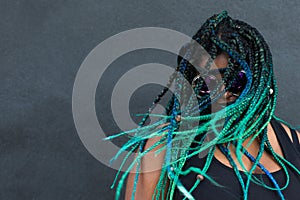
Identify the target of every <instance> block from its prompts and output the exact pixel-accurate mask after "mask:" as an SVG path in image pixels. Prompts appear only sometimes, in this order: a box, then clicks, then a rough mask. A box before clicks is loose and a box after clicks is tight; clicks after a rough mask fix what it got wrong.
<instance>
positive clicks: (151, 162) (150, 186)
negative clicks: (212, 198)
mask: <svg viewBox="0 0 300 200" xmlns="http://www.w3.org/2000/svg"><path fill="white" fill-rule="evenodd" d="M214 63H215V65H216V66H217V67H218V68H224V67H226V66H227V65H228V55H227V54H225V53H222V54H220V55H219V56H217V57H216V59H215V60H214ZM236 98H237V97H236V96H235V95H233V94H231V93H230V92H226V93H225V95H224V97H223V98H221V99H220V100H219V102H218V103H221V104H222V103H224V101H225V102H232V101H234V100H236ZM177 120H180V118H177ZM165 125H167V124H165ZM282 125H283V127H284V128H285V130H286V132H287V134H288V136H289V138H290V139H291V141H292V135H291V132H290V130H289V128H288V127H287V126H286V125H284V124H282ZM267 134H268V138H269V141H270V143H271V145H272V147H273V149H274V151H275V152H276V153H277V154H278V155H280V156H283V152H282V149H281V147H280V145H279V142H278V140H277V138H276V135H275V132H274V130H273V129H272V127H271V125H270V124H268V125H267ZM297 134H298V138H299V141H300V133H299V132H297ZM159 139H160V137H156V138H151V139H149V140H148V141H147V143H146V146H145V149H148V148H149V147H151V146H152V145H153V144H154V143H155V142H157V141H158V140H159ZM250 139H251V138H249V139H247V140H246V141H245V142H244V143H243V146H244V147H245V146H246V145H247V144H248V142H249V141H250ZM259 145H260V142H259V140H258V139H255V140H254V141H253V142H252V143H251V145H250V146H249V147H248V148H247V151H248V152H249V153H250V154H251V155H253V156H254V157H256V156H257V154H258V151H259ZM160 147H161V146H159V147H156V148H155V149H154V150H152V151H153V152H154V151H155V150H157V149H159V148H160ZM229 150H230V151H231V153H232V157H233V160H234V162H235V163H236V165H237V167H238V169H239V170H241V171H243V168H242V167H241V165H240V164H239V161H238V160H237V157H236V153H235V152H236V151H235V149H234V147H232V145H231V146H230V147H229ZM242 155H243V154H242ZM164 157H165V151H162V152H161V153H160V154H159V156H155V155H154V154H149V155H148V156H146V157H144V158H143V159H142V164H141V171H142V172H143V171H144V173H141V174H140V176H139V180H138V183H137V188H136V193H135V199H137V200H140V199H145V200H148V199H149V200H151V199H152V195H153V193H154V190H155V187H156V185H157V183H158V180H159V177H160V169H159V168H160V167H161V166H162V163H163V161H164ZM214 157H215V158H216V159H217V160H218V161H220V162H221V163H222V164H223V165H225V166H227V167H230V168H231V165H230V163H229V161H228V159H227V158H226V157H225V156H224V154H223V153H222V152H221V151H220V150H219V149H218V148H216V151H215V154H214ZM242 161H243V164H244V166H245V168H246V169H247V170H249V169H251V167H252V164H253V163H252V162H251V161H250V160H249V159H248V158H247V157H246V156H245V155H243V156H242ZM260 163H261V164H262V165H263V166H264V167H265V168H266V169H267V170H268V171H269V172H271V173H272V172H276V171H278V170H280V169H281V166H280V165H279V164H278V163H277V162H276V161H275V160H274V158H273V157H272V156H271V155H270V154H269V153H267V152H263V154H262V157H261V159H260ZM148 166H153V168H152V169H150V168H149V167H148ZM154 169H155V170H154ZM132 171H133V172H134V171H135V169H133V170H132ZM254 173H255V174H262V173H263V172H262V170H261V169H260V168H258V167H257V168H256V169H255V171H254ZM134 178H135V173H130V174H129V176H128V180H127V186H126V195H125V200H130V199H131V194H132V189H133V183H134ZM199 178H200V179H202V178H203V177H202V176H201V175H200V176H199Z"/></svg>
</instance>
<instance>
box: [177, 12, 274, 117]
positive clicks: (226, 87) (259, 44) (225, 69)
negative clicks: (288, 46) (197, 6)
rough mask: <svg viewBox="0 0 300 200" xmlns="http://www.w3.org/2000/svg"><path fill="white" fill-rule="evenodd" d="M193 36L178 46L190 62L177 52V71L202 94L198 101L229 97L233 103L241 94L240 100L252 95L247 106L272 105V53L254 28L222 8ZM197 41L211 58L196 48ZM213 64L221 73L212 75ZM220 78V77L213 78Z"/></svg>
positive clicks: (199, 95) (216, 100)
mask: <svg viewBox="0 0 300 200" xmlns="http://www.w3.org/2000/svg"><path fill="white" fill-rule="evenodd" d="M193 40H194V41H192V42H190V44H188V45H186V46H185V47H183V48H182V49H181V50H180V55H185V54H187V52H188V53H189V55H190V57H189V58H188V60H189V61H192V62H188V61H187V60H186V59H182V57H181V56H178V65H179V67H178V71H180V72H181V73H183V74H184V76H185V79H186V80H188V83H189V84H191V85H192V86H193V88H194V92H195V93H196V95H198V97H201V98H202V100H201V99H200V102H201V101H207V98H211V100H212V101H214V102H220V101H221V102H223V103H224V97H225V98H227V97H228V99H226V101H227V102H230V103H232V102H234V101H235V100H236V99H238V98H239V97H240V100H242V99H245V98H247V99H248V100H250V99H251V101H248V102H247V104H248V105H247V106H248V108H249V107H251V108H253V106H252V105H251V104H254V103H259V104H261V105H263V108H267V107H268V109H271V108H273V106H270V105H269V104H270V101H271V100H274V94H273V93H272V91H274V89H276V84H275V80H274V77H273V69H272V56H271V52H270V50H269V47H268V45H267V43H266V42H265V40H264V39H263V37H262V35H261V34H260V33H259V32H258V30H257V29H255V28H254V27H252V26H250V25H249V24H247V23H245V22H242V21H240V20H235V19H232V18H231V17H229V16H228V15H227V12H226V11H223V12H222V13H220V14H216V15H213V16H212V17H210V18H209V19H207V20H206V22H205V23H204V24H203V25H202V26H201V27H200V29H199V30H198V31H197V33H196V34H195V35H194V36H193ZM199 44H200V46H201V47H203V49H205V51H206V52H207V55H209V57H210V59H207V58H205V56H203V53H202V51H199ZM184 57H185V58H186V55H185V56H184ZM203 61H204V62H203ZM210 61H213V62H210ZM216 68H217V69H221V70H222V71H221V70H219V73H218V75H219V76H221V77H216V76H215V77H214V75H213V76H211V74H210V71H215V69H216ZM212 69H213V70H212ZM220 78H221V80H222V81H214V80H215V79H216V80H218V79H220ZM211 82H212V83H213V84H211ZM216 83H218V84H216ZM183 88H185V87H183ZM270 91H271V92H270ZM205 94H207V96H205ZM208 96H209V97H208ZM218 98H223V100H218ZM207 102H208V104H209V101H207ZM239 102H241V101H239ZM200 104H201V103H200ZM202 106H204V105H202ZM236 106H238V105H236ZM204 107H205V106H204ZM206 107H207V106H206ZM244 111H246V110H245V109H244ZM244 111H243V113H244ZM248 112H250V111H248ZM254 112H255V111H254ZM258 113H259V112H257V113H256V114H258ZM268 113H269V114H270V111H269V112H268Z"/></svg>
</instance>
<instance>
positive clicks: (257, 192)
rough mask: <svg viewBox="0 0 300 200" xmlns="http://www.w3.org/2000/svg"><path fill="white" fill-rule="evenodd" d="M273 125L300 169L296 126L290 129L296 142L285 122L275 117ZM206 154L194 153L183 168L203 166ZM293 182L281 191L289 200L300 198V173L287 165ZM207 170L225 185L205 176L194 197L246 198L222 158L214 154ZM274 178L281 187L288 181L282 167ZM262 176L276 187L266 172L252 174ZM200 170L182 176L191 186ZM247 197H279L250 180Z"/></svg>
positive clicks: (289, 157)
mask: <svg viewBox="0 0 300 200" xmlns="http://www.w3.org/2000/svg"><path fill="white" fill-rule="evenodd" d="M271 125H272V127H273V129H274V132H275V134H276V137H277V140H278V141H279V145H280V147H281V149H282V152H283V154H284V157H285V158H286V159H287V160H288V161H289V162H291V163H292V164H293V165H294V166H296V167H297V169H300V144H299V140H298V137H297V133H296V131H295V130H292V129H291V133H292V139H293V142H292V141H291V140H290V138H289V136H288V135H287V133H286V131H285V129H284V128H283V127H282V125H281V124H280V123H279V122H278V121H276V120H274V119H272V120H271ZM205 160H206V157H205V158H199V157H198V156H194V157H192V158H190V159H189V160H187V161H186V163H185V166H184V169H187V168H189V167H191V166H194V167H199V166H200V167H203V166H204V164H205ZM287 170H288V173H289V176H290V183H289V185H288V187H287V188H286V189H284V190H283V191H282V193H283V195H284V197H285V199H286V200H298V199H300V195H299V191H300V177H299V175H298V174H297V173H296V172H295V171H294V170H292V169H291V168H290V167H287ZM207 174H208V175H209V176H210V177H212V178H213V179H214V180H215V181H216V182H217V183H219V184H221V185H223V186H225V187H218V186H215V185H213V184H212V183H211V182H210V181H209V180H206V179H204V180H203V181H201V183H200V184H199V185H198V187H197V188H196V189H195V190H194V192H193V193H192V195H193V197H194V198H195V199H197V200H198V199H199V200H220V199H225V200H231V199H238V200H240V199H243V191H242V188H241V185H240V183H239V181H238V179H237V177H236V175H235V173H234V171H233V169H232V168H230V167H227V166H225V165H224V164H222V163H221V162H220V161H218V160H217V159H216V158H215V157H213V160H212V162H211V165H210V167H209V169H208V171H207ZM241 175H242V177H243V179H244V181H245V180H246V176H245V175H244V173H241ZM272 175H273V177H274V179H275V180H276V181H277V183H278V185H279V186H280V187H283V186H284V185H285V184H286V180H287V177H286V175H285V173H284V170H283V169H281V170H279V171H276V172H274V173H272ZM253 176H256V177H257V178H259V179H260V180H263V181H264V183H265V184H266V185H268V186H271V187H274V186H273V184H272V182H271V181H270V180H269V178H268V176H267V175H266V174H253ZM196 177H197V174H196V173H190V174H188V175H186V176H181V177H180V178H179V179H180V180H181V182H182V184H183V185H184V186H185V187H186V188H187V189H188V190H189V189H190V188H191V187H192V186H193V185H194V183H195V181H196ZM183 198H184V196H183V195H182V194H181V193H180V192H179V191H178V190H176V191H175V194H174V199H175V200H178V199H183ZM248 199H249V200H276V199H280V197H279V195H278V193H277V192H276V191H271V190H269V189H266V188H264V187H263V186H259V185H257V184H255V183H253V182H252V181H251V183H250V186H249V191H248Z"/></svg>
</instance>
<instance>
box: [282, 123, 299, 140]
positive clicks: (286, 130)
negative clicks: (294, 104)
mask: <svg viewBox="0 0 300 200" xmlns="http://www.w3.org/2000/svg"><path fill="white" fill-rule="evenodd" d="M281 125H282V126H283V128H284V129H285V132H286V133H287V134H288V136H289V138H290V140H291V141H292V142H294V141H293V137H292V133H291V130H290V128H289V127H288V126H287V125H285V124H283V123H281ZM296 133H297V136H298V140H299V141H300V133H299V131H296Z"/></svg>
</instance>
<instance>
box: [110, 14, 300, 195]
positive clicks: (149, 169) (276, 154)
mask: <svg viewBox="0 0 300 200" xmlns="http://www.w3.org/2000/svg"><path fill="white" fill-rule="evenodd" d="M193 39H194V41H191V43H190V44H188V45H186V46H185V47H183V48H182V49H181V52H180V55H181V56H179V57H178V67H177V69H176V72H178V73H177V74H176V73H174V76H172V77H171V79H170V83H169V85H171V84H174V85H175V92H174V95H173V97H172V99H171V100H170V101H169V104H168V106H167V108H166V115H164V116H161V119H160V120H158V122H157V123H155V124H153V125H148V126H144V122H145V120H146V119H147V117H148V116H149V113H150V112H151V109H149V113H148V114H147V115H146V116H145V118H144V119H143V121H142V122H141V124H140V125H141V126H140V127H139V128H138V129H136V130H134V131H136V136H137V137H134V138H132V139H131V140H130V141H129V142H128V143H127V144H125V145H124V147H123V149H122V150H129V154H130V153H134V152H137V156H136V159H135V160H134V162H133V163H132V165H131V166H130V167H129V168H128V169H127V171H126V172H125V173H124V174H123V176H122V178H121V180H120V182H119V186H118V190H117V195H116V196H117V198H118V197H119V195H120V189H121V187H122V185H123V183H124V180H125V178H126V177H127V176H128V180H127V186H126V199H205V200H207V199H220V198H222V199H298V198H297V189H299V188H300V176H299V175H300V171H299V170H300V160H299V159H300V145H299V137H300V136H299V133H297V132H296V131H295V130H293V129H292V128H290V127H288V126H287V125H284V124H282V123H281V122H282V120H280V119H279V118H277V117H275V116H274V109H275V105H276V99H277V87H276V81H275V79H274V76H273V69H272V57H271V53H270V50H269V47H268V45H267V44H266V42H265V40H264V39H263V37H262V36H261V35H260V33H259V32H258V31H257V30H256V29H255V28H253V27H251V26H250V25H248V24H246V23H244V22H242V21H239V20H234V19H232V18H230V17H229V16H228V15H227V12H226V11H224V12H222V13H220V14H218V15H214V16H212V17H211V18H209V19H208V20H207V21H206V22H205V23H204V24H203V25H202V27H201V28H200V29H199V30H198V32H197V33H196V34H195V36H194V37H193ZM199 45H201V48H202V47H203V49H204V50H206V52H207V53H208V54H205V53H203V49H201V48H199ZM181 75H183V76H181ZM167 88H168V87H166V88H165V89H164V90H163V91H162V92H161V94H159V95H158V97H157V99H156V100H155V101H154V105H155V104H157V103H158V102H159V100H160V99H161V97H162V96H163V95H164V94H165V93H166V91H167V90H168V89H167ZM195 99H196V103H195ZM280 121H281V122H280ZM129 172H131V173H129Z"/></svg>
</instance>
